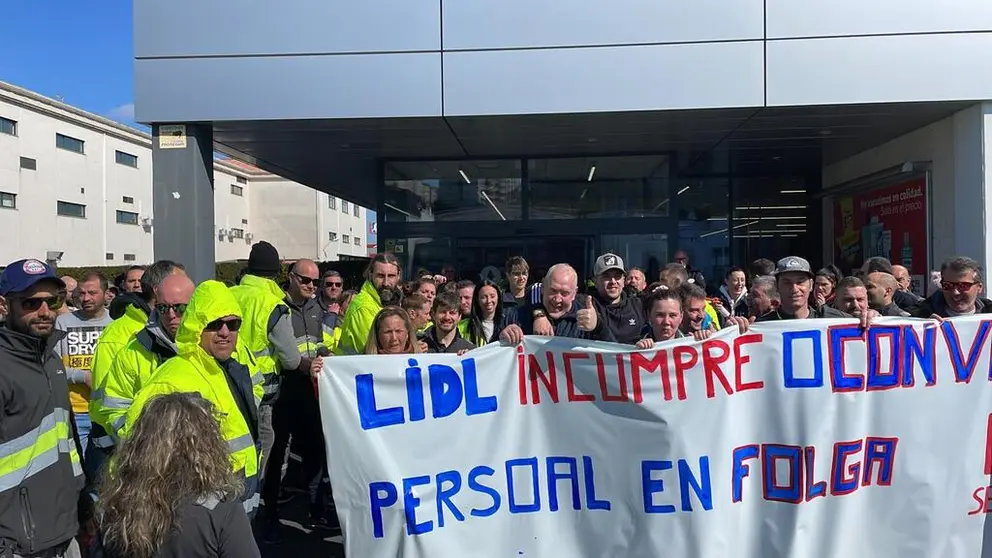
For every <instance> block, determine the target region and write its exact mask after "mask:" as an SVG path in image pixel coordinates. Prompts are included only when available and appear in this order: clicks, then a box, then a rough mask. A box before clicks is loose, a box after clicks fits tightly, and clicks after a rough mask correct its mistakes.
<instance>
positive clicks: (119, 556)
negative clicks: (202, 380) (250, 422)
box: [97, 393, 259, 558]
mask: <svg viewBox="0 0 992 558" xmlns="http://www.w3.org/2000/svg"><path fill="white" fill-rule="evenodd" d="M215 412H216V411H215V409H214V406H213V405H212V404H211V403H210V402H209V401H207V400H206V399H204V398H203V397H202V396H201V395H199V394H197V393H172V394H168V395H162V396H159V397H156V398H154V399H152V400H151V401H149V402H148V404H147V405H146V406H145V408H144V410H143V411H142V413H141V416H140V417H139V418H138V420H137V421H136V422H135V425H134V428H133V429H132V430H131V434H130V436H128V437H127V438H125V439H124V440H123V441H122V442H121V443H120V444H119V445H118V446H117V451H116V452H115V454H114V457H113V460H112V461H111V463H110V466H109V467H107V468H105V469H104V476H103V478H102V479H101V481H100V489H99V494H100V501H99V502H98V503H97V518H98V520H99V523H100V528H101V530H102V533H103V546H104V549H105V550H106V553H107V556H111V557H116V558H168V557H179V556H183V557H197V558H199V557H220V556H238V557H242V556H244V557H249V558H250V557H254V556H259V552H258V547H257V546H256V544H255V539H254V537H253V536H252V529H251V524H250V522H249V521H248V515H247V514H246V513H245V510H244V507H243V506H242V503H241V498H240V496H241V492H242V490H243V488H244V487H243V486H242V482H241V480H240V479H238V478H237V475H236V474H235V473H234V472H233V471H232V470H231V461H230V456H229V454H228V449H227V445H226V444H225V443H224V440H223V439H222V438H221V434H220V429H219V427H218V421H217V419H216V418H215V417H214V414H215Z"/></svg>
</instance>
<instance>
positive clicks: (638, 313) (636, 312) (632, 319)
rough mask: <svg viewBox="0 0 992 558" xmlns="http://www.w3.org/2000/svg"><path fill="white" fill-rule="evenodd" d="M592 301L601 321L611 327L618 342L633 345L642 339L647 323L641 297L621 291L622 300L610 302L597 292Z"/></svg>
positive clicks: (611, 331)
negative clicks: (642, 332)
mask: <svg viewBox="0 0 992 558" xmlns="http://www.w3.org/2000/svg"><path fill="white" fill-rule="evenodd" d="M592 303H593V306H595V307H596V313H597V314H598V316H599V318H598V319H599V321H600V322H601V323H602V324H603V325H605V326H606V327H607V328H609V330H610V333H611V334H612V335H613V338H614V339H615V340H616V342H617V343H623V344H624V345H633V344H634V343H637V341H638V340H639V339H641V330H642V329H643V327H644V324H645V323H647V320H646V319H645V317H644V304H643V303H642V302H641V299H639V298H637V297H634V296H628V295H627V293H620V300H618V301H617V302H615V303H613V304H609V303H607V302H606V301H604V300H603V299H602V297H600V296H599V292H596V294H594V295H592Z"/></svg>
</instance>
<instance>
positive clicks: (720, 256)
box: [670, 178, 736, 292]
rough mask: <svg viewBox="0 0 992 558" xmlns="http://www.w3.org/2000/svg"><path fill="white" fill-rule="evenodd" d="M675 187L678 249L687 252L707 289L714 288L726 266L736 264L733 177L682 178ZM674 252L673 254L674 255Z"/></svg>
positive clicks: (691, 263)
mask: <svg viewBox="0 0 992 558" xmlns="http://www.w3.org/2000/svg"><path fill="white" fill-rule="evenodd" d="M672 190H674V191H673V197H674V204H675V205H674V207H675V208H677V211H678V230H679V236H678V243H677V246H676V247H675V250H681V251H683V252H685V255H686V256H687V257H688V258H689V266H690V267H691V268H692V269H694V270H696V271H699V272H701V273H702V274H703V276H704V277H705V278H706V283H707V289H708V290H709V291H711V292H715V290H716V289H719V288H720V281H722V279H723V276H724V274H725V273H726V271H727V269H728V268H730V267H731V266H733V265H734V263H733V262H732V261H731V257H730V256H731V255H730V219H729V213H730V211H729V210H730V181H729V180H728V179H726V178H703V179H699V178H696V179H679V180H677V181H675V182H674V183H673V185H672ZM735 226H736V224H735ZM735 234H736V232H735ZM675 255H676V254H674V253H673V254H671V255H670V257H671V259H673V260H674V257H675Z"/></svg>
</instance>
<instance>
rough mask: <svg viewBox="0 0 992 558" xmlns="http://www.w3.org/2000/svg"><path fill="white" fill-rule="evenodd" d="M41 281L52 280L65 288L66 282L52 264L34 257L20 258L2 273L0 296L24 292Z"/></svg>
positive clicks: (0, 277) (0, 276)
mask: <svg viewBox="0 0 992 558" xmlns="http://www.w3.org/2000/svg"><path fill="white" fill-rule="evenodd" d="M39 281H52V282H53V283H55V284H57V285H58V286H59V288H62V289H64V288H65V283H64V282H63V281H62V280H61V279H59V278H58V277H56V276H55V270H54V269H52V266H50V265H48V264H46V263H44V262H42V261H39V260H34V259H27V260H18V261H16V262H14V263H12V264H10V265H8V266H7V267H6V269H4V270H3V275H0V296H7V295H8V294H10V293H22V292H24V291H26V290H28V289H30V288H31V287H33V286H34V285H35V284H36V283H38V282H39Z"/></svg>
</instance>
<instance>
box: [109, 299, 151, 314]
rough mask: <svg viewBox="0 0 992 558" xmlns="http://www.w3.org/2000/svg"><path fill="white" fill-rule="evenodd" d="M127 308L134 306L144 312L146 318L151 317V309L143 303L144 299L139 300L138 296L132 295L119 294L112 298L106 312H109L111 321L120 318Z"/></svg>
mask: <svg viewBox="0 0 992 558" xmlns="http://www.w3.org/2000/svg"><path fill="white" fill-rule="evenodd" d="M128 306H134V307H136V308H140V309H141V310H144V312H145V315H146V316H151V314H152V309H151V307H150V306H148V303H147V302H145V299H143V298H141V296H140V295H136V294H134V293H121V294H119V295H117V296H116V297H114V300H113V302H111V303H110V307H109V308H107V311H108V312H110V317H111V318H113V319H115V320H116V319H117V318H120V317H121V316H123V315H124V312H126V311H127V307H128Z"/></svg>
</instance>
